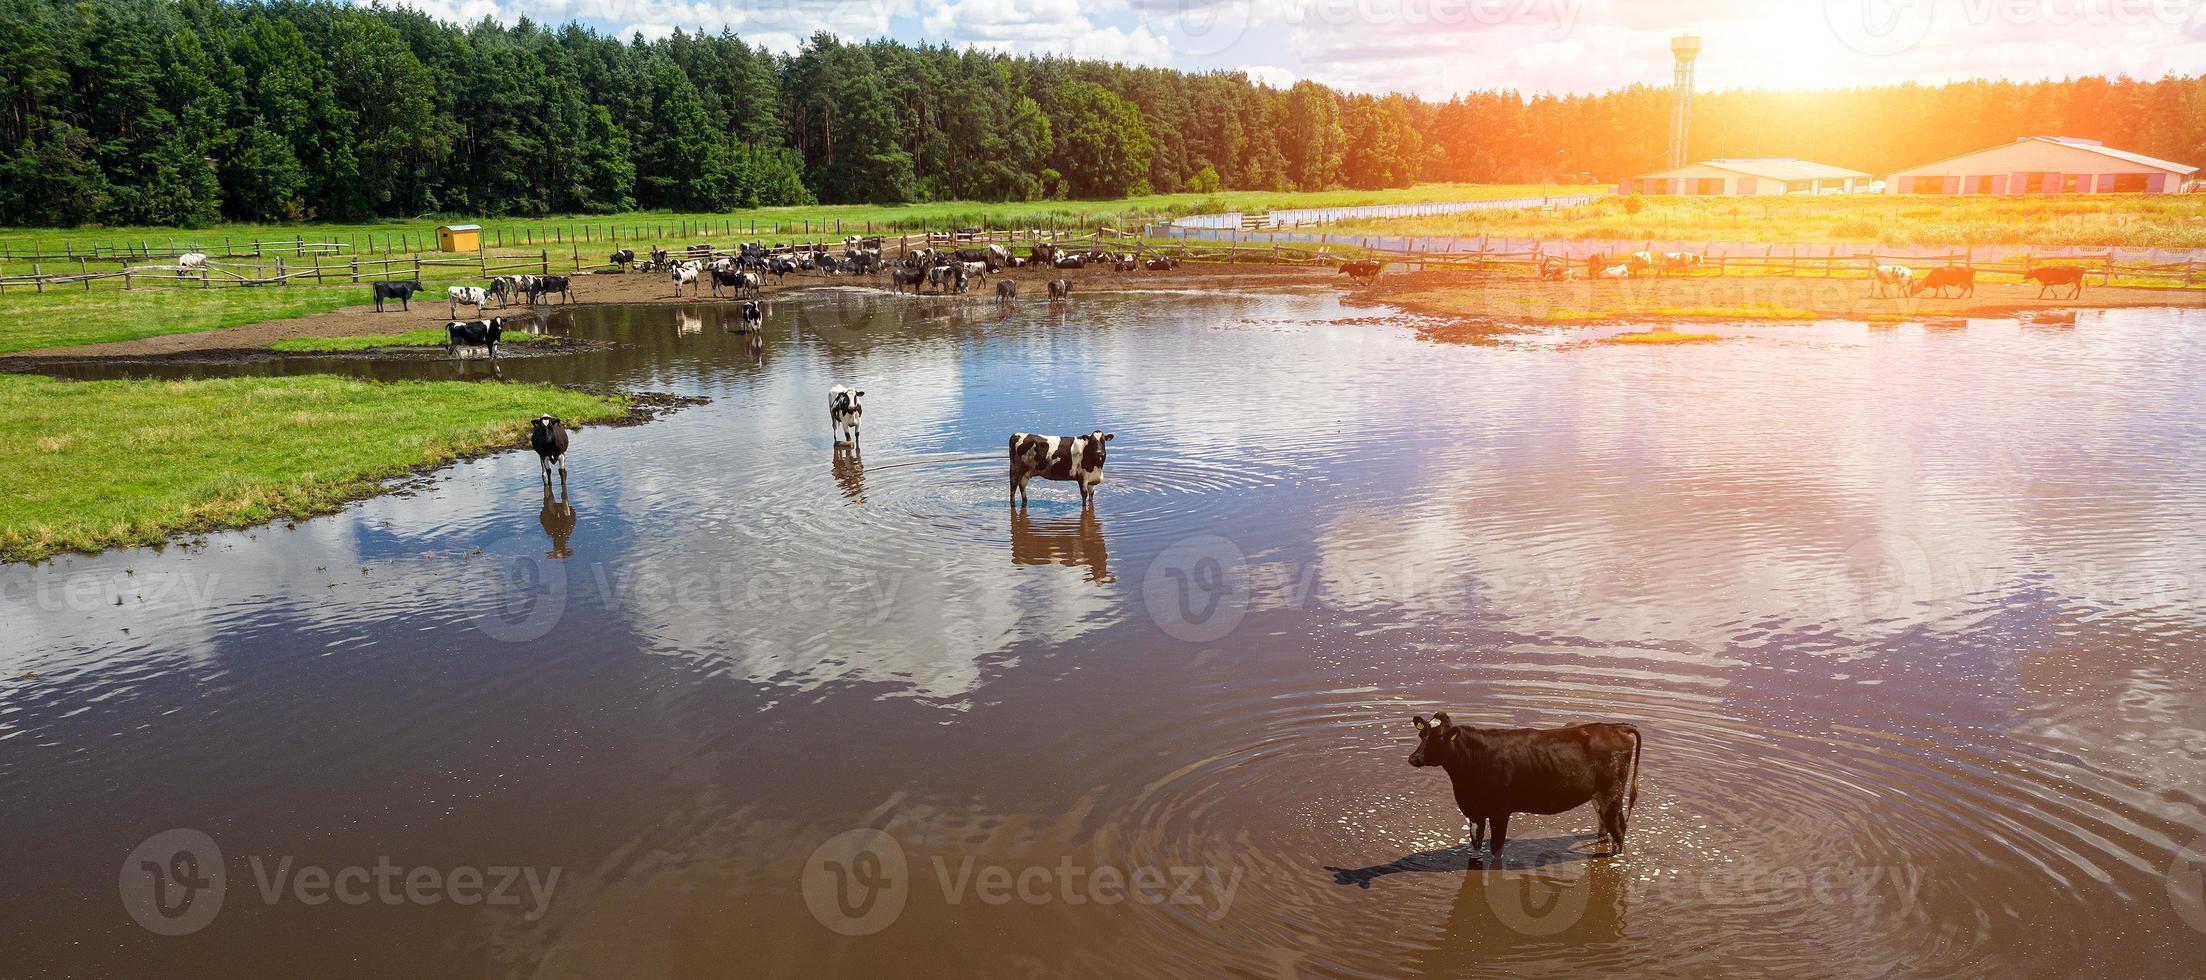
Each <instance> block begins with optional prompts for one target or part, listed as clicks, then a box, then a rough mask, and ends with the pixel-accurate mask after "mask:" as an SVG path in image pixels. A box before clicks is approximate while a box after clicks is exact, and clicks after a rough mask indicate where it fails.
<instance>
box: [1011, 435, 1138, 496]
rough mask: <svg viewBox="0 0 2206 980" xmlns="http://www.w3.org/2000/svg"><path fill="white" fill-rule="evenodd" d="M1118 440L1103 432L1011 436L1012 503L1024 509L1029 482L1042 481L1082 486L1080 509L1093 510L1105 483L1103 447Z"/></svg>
mask: <svg viewBox="0 0 2206 980" xmlns="http://www.w3.org/2000/svg"><path fill="white" fill-rule="evenodd" d="M1115 438H1118V437H1117V436H1114V435H1112V434H1110V433H1108V432H1105V431H1103V430H1101V429H1097V430H1095V431H1093V432H1090V433H1088V434H1087V435H1084V436H1038V435H1035V434H1033V433H1031V432H1015V433H1012V435H1011V497H1012V501H1011V502H1012V503H1013V504H1014V505H1017V506H1022V507H1023V506H1025V505H1026V481H1028V480H1030V479H1034V478H1036V477H1040V478H1042V479H1044V480H1066V481H1071V482H1074V483H1078V484H1080V506H1081V507H1082V508H1086V507H1089V506H1092V505H1093V504H1094V503H1095V487H1096V484H1099V483H1102V482H1103V457H1104V453H1105V448H1104V444H1105V443H1108V442H1110V441H1111V440H1112V439H1115Z"/></svg>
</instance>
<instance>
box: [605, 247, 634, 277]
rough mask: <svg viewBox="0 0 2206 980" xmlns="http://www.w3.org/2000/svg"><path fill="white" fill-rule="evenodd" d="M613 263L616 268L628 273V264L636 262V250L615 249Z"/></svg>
mask: <svg viewBox="0 0 2206 980" xmlns="http://www.w3.org/2000/svg"><path fill="white" fill-rule="evenodd" d="M611 261H612V263H613V265H614V266H615V267H616V268H618V269H620V270H621V271H622V272H626V271H628V264H629V263H631V262H634V261H636V250H635V249H632V248H620V249H614V250H613V254H612V257H611Z"/></svg>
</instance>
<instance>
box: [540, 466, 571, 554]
mask: <svg viewBox="0 0 2206 980" xmlns="http://www.w3.org/2000/svg"><path fill="white" fill-rule="evenodd" d="M536 520H537V523H539V524H542V525H543V526H544V534H545V536H546V537H549V538H551V550H550V551H548V552H545V554H544V557H546V558H566V557H568V556H570V555H573V554H574V551H573V550H572V549H570V548H568V547H567V539H568V538H570V537H572V536H573V535H574V523H575V513H574V505H572V504H570V503H568V502H567V474H566V473H564V472H562V473H560V474H559V498H558V499H557V500H554V499H552V478H551V473H550V472H549V471H546V472H545V474H544V506H543V508H542V509H540V510H539V511H537V514H536Z"/></svg>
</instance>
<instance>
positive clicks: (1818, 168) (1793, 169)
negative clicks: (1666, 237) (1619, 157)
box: [1632, 157, 1869, 181]
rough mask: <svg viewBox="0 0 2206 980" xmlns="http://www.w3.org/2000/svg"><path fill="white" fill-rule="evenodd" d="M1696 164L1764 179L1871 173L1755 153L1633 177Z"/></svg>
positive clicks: (1659, 174)
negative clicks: (1744, 157) (1757, 155)
mask: <svg viewBox="0 0 2206 980" xmlns="http://www.w3.org/2000/svg"><path fill="white" fill-rule="evenodd" d="M1694 167H1714V168H1715V169H1717V170H1728V171H1730V172H1732V173H1735V174H1745V175H1747V176H1749V177H1759V178H1763V179H1765V180H1782V181H1793V180H1837V179H1842V178H1846V177H1867V176H1869V175H1868V174H1865V173H1863V172H1861V171H1859V170H1848V169H1846V168H1845V167H1834V166H1831V165H1830V164H1827V163H1815V162H1813V161H1810V160H1796V159H1793V158H1791V157H1752V158H1747V159H1739V160H1703V161H1701V162H1699V163H1693V164H1687V165H1685V166H1683V167H1672V168H1670V169H1668V170H1657V171H1655V172H1653V173H1648V174H1640V175H1638V176H1637V177H1634V178H1632V179H1634V180H1643V179H1647V178H1658V179H1659V178H1663V177H1672V176H1676V175H1678V174H1682V173H1684V172H1686V171H1688V170H1691V169H1693V168H1694Z"/></svg>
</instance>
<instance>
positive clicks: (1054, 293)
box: [1049, 279, 1072, 302]
mask: <svg viewBox="0 0 2206 980" xmlns="http://www.w3.org/2000/svg"><path fill="white" fill-rule="evenodd" d="M1049 298H1050V300H1051V301H1053V302H1054V301H1056V300H1060V299H1071V298H1072V280H1070V279H1052V280H1050V281H1049Z"/></svg>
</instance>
